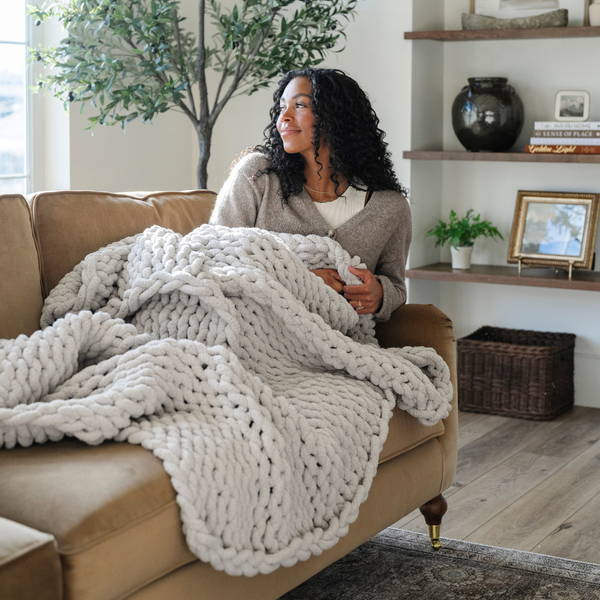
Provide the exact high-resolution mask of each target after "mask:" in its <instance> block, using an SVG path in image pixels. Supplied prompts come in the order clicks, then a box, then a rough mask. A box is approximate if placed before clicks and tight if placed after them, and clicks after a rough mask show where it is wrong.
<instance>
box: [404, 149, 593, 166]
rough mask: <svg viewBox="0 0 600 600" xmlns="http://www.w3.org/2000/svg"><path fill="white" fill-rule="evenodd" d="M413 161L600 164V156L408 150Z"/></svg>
mask: <svg viewBox="0 0 600 600" xmlns="http://www.w3.org/2000/svg"><path fill="white" fill-rule="evenodd" d="M402 157H403V158H410V159H411V160H470V161H478V160H482V161H494V162H550V163H557V162H564V163H595V164H598V163H600V154H528V153H526V152H467V151H466V150H408V151H405V152H403V153H402Z"/></svg>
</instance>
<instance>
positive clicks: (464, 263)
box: [450, 246, 473, 269]
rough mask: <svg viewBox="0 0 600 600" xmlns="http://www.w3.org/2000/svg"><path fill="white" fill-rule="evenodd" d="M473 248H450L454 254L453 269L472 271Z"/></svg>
mask: <svg viewBox="0 0 600 600" xmlns="http://www.w3.org/2000/svg"><path fill="white" fill-rule="evenodd" d="M472 252H473V246H458V247H457V248H453V247H452V246H451V247H450V253H451V254H452V268H453V269H470V268H471V253H472Z"/></svg>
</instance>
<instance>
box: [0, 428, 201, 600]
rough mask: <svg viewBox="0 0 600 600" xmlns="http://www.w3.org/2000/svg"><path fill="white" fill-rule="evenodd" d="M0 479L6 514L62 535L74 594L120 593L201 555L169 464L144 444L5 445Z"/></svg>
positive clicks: (92, 599) (79, 598) (0, 511)
mask: <svg viewBox="0 0 600 600" xmlns="http://www.w3.org/2000/svg"><path fill="white" fill-rule="evenodd" d="M0 481H1V482H2V484H1V485H0V516H1V517H4V518H7V519H11V520H12V521H16V522H18V523H22V524H24V525H27V526H29V527H32V528H34V529H37V530H39V531H43V532H48V533H50V534H52V535H53V536H54V537H55V538H56V540H57V542H58V548H59V553H60V555H61V558H62V564H63V573H64V585H65V590H66V597H67V598H69V599H72V600H113V599H114V598H120V597H121V596H124V595H125V594H126V593H128V592H131V591H133V590H135V589H137V588H138V587H141V586H143V585H145V584H147V583H148V582H150V581H153V580H154V579H156V578H157V577H159V576H161V575H163V574H165V573H168V572H170V571H172V570H173V569H176V568H178V567H180V566H181V565H183V564H187V563H188V562H190V561H193V560H194V559H195V557H194V556H193V555H192V554H191V552H190V551H189V550H188V548H187V546H186V544H185V540H184V537H183V534H182V532H181V523H180V520H179V509H178V506H177V503H176V501H175V492H174V490H173V488H172V487H171V483H170V479H169V477H168V475H167V474H166V472H165V471H164V469H163V467H162V462H161V461H160V460H159V459H157V458H156V457H155V456H154V455H153V454H152V453H151V452H148V451H147V450H144V449H143V448H142V447H141V446H135V445H131V444H127V443H116V442H106V443H104V444H101V445H99V446H87V445H86V444H84V443H82V442H79V441H76V440H72V439H69V440H63V441H61V442H56V443H52V442H50V443H47V444H43V445H36V444H34V445H33V446H31V447H29V448H14V449H12V450H7V449H2V450H0ZM108 574H110V576H108Z"/></svg>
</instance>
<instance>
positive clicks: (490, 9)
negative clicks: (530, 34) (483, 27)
mask: <svg viewBox="0 0 600 600" xmlns="http://www.w3.org/2000/svg"><path fill="white" fill-rule="evenodd" d="M588 3H589V0H471V12H474V13H475V14H477V15H486V16H488V17H495V18H496V19H519V18H525V17H535V16H537V15H543V14H544V13H547V12H550V11H553V10H558V9H559V8H566V9H567V10H568V11H569V25H584V21H585V14H586V9H587V6H588Z"/></svg>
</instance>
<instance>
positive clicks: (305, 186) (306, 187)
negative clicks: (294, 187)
mask: <svg viewBox="0 0 600 600" xmlns="http://www.w3.org/2000/svg"><path fill="white" fill-rule="evenodd" d="M347 182H348V180H347V179H345V180H344V181H343V182H342V183H341V185H344V183H347ZM338 185H339V184H338ZM304 189H307V190H310V191H311V192H314V193H315V194H331V193H332V192H335V188H333V189H332V190H329V191H328V192H320V191H319V190H313V189H312V188H309V187H308V186H307V185H304Z"/></svg>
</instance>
